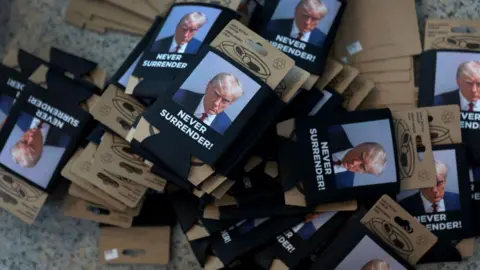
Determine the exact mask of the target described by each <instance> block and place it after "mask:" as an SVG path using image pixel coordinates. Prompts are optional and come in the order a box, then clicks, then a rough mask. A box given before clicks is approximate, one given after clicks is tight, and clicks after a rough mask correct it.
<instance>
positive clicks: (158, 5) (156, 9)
mask: <svg viewBox="0 0 480 270" xmlns="http://www.w3.org/2000/svg"><path fill="white" fill-rule="evenodd" d="M107 2H109V3H111V4H113V5H117V6H119V7H122V8H124V9H127V10H128V11H130V12H133V13H135V14H137V15H140V16H143V17H145V18H147V19H150V20H155V17H157V16H160V17H164V16H165V15H166V14H167V12H168V10H169V9H170V6H171V5H172V4H173V2H175V1H174V0H167V1H162V2H158V1H154V0H142V1H135V2H134V1H130V0H107Z"/></svg>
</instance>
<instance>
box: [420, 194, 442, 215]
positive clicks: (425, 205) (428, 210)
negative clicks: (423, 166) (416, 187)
mask: <svg viewBox="0 0 480 270" xmlns="http://www.w3.org/2000/svg"><path fill="white" fill-rule="evenodd" d="M420 196H421V197H422V202H423V208H424V209H425V213H433V207H432V205H433V203H431V202H430V201H429V200H427V199H426V198H425V197H424V196H423V193H422V192H420ZM438 212H445V202H444V201H443V199H441V200H440V201H439V202H438V203H437V213H438Z"/></svg>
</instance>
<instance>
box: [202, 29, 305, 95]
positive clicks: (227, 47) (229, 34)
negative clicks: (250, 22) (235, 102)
mask: <svg viewBox="0 0 480 270" xmlns="http://www.w3.org/2000/svg"><path fill="white" fill-rule="evenodd" d="M210 46H212V47H214V48H216V49H218V50H220V51H222V52H223V53H225V54H226V55H228V56H229V57H231V58H232V59H233V60H235V61H236V62H237V63H239V64H240V65H242V66H243V67H245V68H247V69H248V70H249V71H251V72H252V73H253V74H255V75H256V76H257V77H258V78H260V79H261V80H263V81H264V82H265V83H266V84H268V86H270V88H272V89H275V88H276V87H277V86H278V84H279V83H280V82H281V81H282V80H283V78H284V77H285V76H286V75H287V73H288V72H289V71H290V69H292V68H293V67H294V65H295V61H293V59H291V58H290V57H288V56H287V55H286V54H284V53H282V52H281V51H279V50H278V49H277V48H275V47H274V46H273V45H272V44H270V43H269V42H268V41H266V40H265V39H264V38H262V37H261V36H259V35H257V34H256V33H255V32H253V31H252V30H250V29H249V28H248V27H246V26H245V25H243V24H242V23H241V22H239V21H237V20H232V21H230V23H229V24H228V25H227V26H226V27H225V28H224V29H223V30H222V32H220V34H219V35H218V36H217V37H216V38H215V39H214V40H213V41H212V43H210Z"/></svg>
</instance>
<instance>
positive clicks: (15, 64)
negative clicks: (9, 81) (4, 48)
mask: <svg viewBox="0 0 480 270" xmlns="http://www.w3.org/2000/svg"><path fill="white" fill-rule="evenodd" d="M3 64H4V65H6V66H8V67H11V68H13V69H16V70H17V71H21V72H22V73H24V74H26V75H27V76H31V75H32V74H33V72H34V71H35V70H37V68H39V67H40V65H46V66H48V67H51V68H53V69H55V70H57V71H58V72H60V73H62V74H64V75H67V76H69V77H73V78H75V79H76V80H77V81H79V82H82V83H84V84H92V85H93V86H96V87H97V88H99V89H102V88H103V86H104V84H105V80H106V72H105V70H103V69H102V68H100V67H98V64H97V63H95V62H92V61H90V60H87V59H84V58H81V57H78V56H75V55H73V54H70V53H68V52H65V51H62V50H60V49H57V48H55V47H50V48H43V49H42V50H41V51H40V54H39V57H37V56H35V55H33V54H31V53H29V52H27V51H24V50H22V49H11V50H9V51H8V52H7V54H6V55H5V57H4V58H3Z"/></svg>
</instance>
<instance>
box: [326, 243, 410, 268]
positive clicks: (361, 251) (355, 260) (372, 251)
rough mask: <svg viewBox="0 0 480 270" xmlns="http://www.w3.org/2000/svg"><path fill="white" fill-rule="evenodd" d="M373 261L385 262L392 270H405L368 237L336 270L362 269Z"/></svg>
mask: <svg viewBox="0 0 480 270" xmlns="http://www.w3.org/2000/svg"><path fill="white" fill-rule="evenodd" d="M373 259H379V260H384V261H386V262H387V263H388V264H389V265H390V269H394V270H402V269H405V267H403V266H402V265H401V264H400V263H399V262H397V260H395V259H394V258H392V256H390V254H388V253H387V252H386V251H385V250H383V249H382V248H381V247H379V246H378V245H377V243H375V242H373V240H372V239H370V237H368V236H364V237H363V239H362V240H360V242H359V243H358V245H357V246H356V247H355V248H354V249H353V250H352V251H351V252H350V254H348V255H347V257H345V259H343V261H342V262H341V263H340V264H339V265H338V266H337V267H336V268H335V269H336V270H347V269H361V268H362V267H363V266H364V265H365V264H367V263H368V262H369V261H371V260H373Z"/></svg>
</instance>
